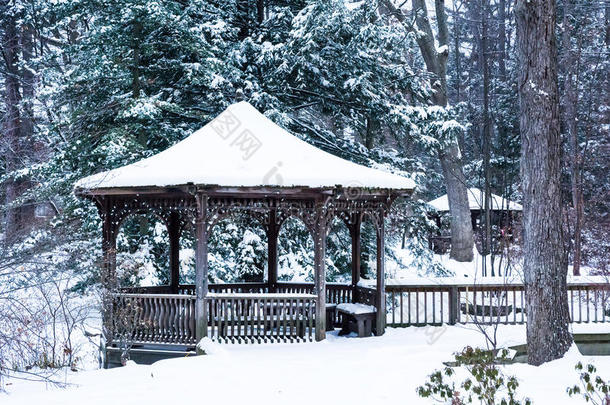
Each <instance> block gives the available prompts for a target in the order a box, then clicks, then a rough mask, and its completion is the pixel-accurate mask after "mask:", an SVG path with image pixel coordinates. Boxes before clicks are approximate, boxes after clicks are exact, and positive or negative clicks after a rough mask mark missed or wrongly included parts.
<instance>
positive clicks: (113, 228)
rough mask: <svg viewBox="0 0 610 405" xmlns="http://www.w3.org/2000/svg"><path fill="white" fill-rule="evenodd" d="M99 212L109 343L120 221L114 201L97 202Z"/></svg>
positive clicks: (105, 327)
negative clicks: (116, 215)
mask: <svg viewBox="0 0 610 405" xmlns="http://www.w3.org/2000/svg"><path fill="white" fill-rule="evenodd" d="M97 203H98V210H99V213H100V216H101V218H102V252H103V262H102V275H101V276H102V277H101V283H102V289H103V290H102V291H103V293H102V333H103V334H104V336H105V338H106V340H107V341H111V340H112V338H113V330H112V317H113V299H112V294H113V293H114V292H116V291H117V290H118V283H117V278H116V234H117V228H118V223H117V222H118V221H117V219H116V218H115V217H114V216H113V210H112V201H111V200H110V199H109V198H104V197H102V198H100V199H99V200H97Z"/></svg>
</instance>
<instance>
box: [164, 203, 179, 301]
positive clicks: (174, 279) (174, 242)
mask: <svg viewBox="0 0 610 405" xmlns="http://www.w3.org/2000/svg"><path fill="white" fill-rule="evenodd" d="M167 234H168V236H169V271H170V279H169V286H170V290H171V292H172V294H178V287H179V285H180V214H179V213H177V212H172V213H170V214H169V217H168V221H167Z"/></svg>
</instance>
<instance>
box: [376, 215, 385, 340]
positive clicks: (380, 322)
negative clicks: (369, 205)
mask: <svg viewBox="0 0 610 405" xmlns="http://www.w3.org/2000/svg"><path fill="white" fill-rule="evenodd" d="M384 222H385V221H384V216H383V213H380V214H379V223H378V225H377V288H376V291H375V293H376V294H375V295H376V297H375V301H376V304H377V320H376V330H377V333H376V335H377V336H381V335H383V334H384V332H385V322H386V314H385V224H384Z"/></svg>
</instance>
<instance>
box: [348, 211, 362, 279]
mask: <svg viewBox="0 0 610 405" xmlns="http://www.w3.org/2000/svg"><path fill="white" fill-rule="evenodd" d="M353 215H354V217H355V218H354V220H353V222H352V224H351V225H350V229H349V230H350V234H351V237H352V287H356V286H357V285H358V282H359V281H360V257H361V249H362V247H361V245H360V232H361V230H360V227H361V225H362V217H361V216H360V214H359V213H355V214H353Z"/></svg>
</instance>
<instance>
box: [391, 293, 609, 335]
mask: <svg viewBox="0 0 610 405" xmlns="http://www.w3.org/2000/svg"><path fill="white" fill-rule="evenodd" d="M386 299H387V304H386V308H387V324H388V326H393V327H403V326H425V325H441V324H443V323H448V324H456V323H462V324H465V323H479V324H495V323H503V324H522V323H525V322H526V320H527V316H526V313H525V289H524V286H523V285H522V284H477V285H473V284H454V285H442V284H428V285H397V284H390V285H387V286H386ZM568 305H569V312H570V321H571V322H575V323H583V322H610V309H609V305H610V284H607V283H571V284H568Z"/></svg>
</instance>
